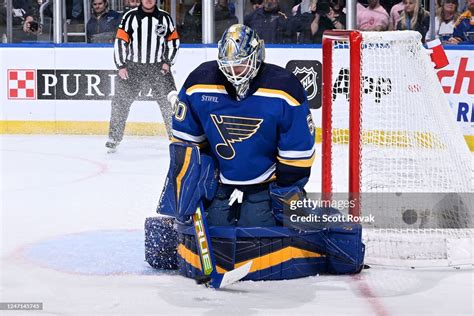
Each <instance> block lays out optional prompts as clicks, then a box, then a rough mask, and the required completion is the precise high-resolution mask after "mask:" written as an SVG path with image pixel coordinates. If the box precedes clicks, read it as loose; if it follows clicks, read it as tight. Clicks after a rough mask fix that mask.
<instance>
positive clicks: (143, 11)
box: [105, 0, 179, 152]
mask: <svg viewBox="0 0 474 316" xmlns="http://www.w3.org/2000/svg"><path fill="white" fill-rule="evenodd" d="M178 48H179V36H178V32H177V31H176V28H175V26H174V23H173V20H172V19H171V17H170V15H169V14H168V13H167V12H165V11H162V10H160V9H158V7H157V6H156V0H142V1H141V4H140V6H138V7H137V8H134V9H131V10H129V11H127V12H126V13H125V14H124V15H123V17H122V20H121V22H120V25H119V28H118V30H117V36H116V39H115V43H114V59H115V64H116V66H117V68H118V77H119V78H118V82H117V86H116V89H115V91H116V93H115V96H114V97H113V99H112V113H111V116H110V126H109V139H108V141H107V143H106V144H105V147H107V148H108V152H115V150H116V147H117V146H118V145H119V143H120V142H121V141H122V138H123V133H124V130H125V123H126V121H127V117H128V114H129V112H130V107H131V105H132V103H133V102H134V101H135V99H136V97H137V96H138V94H139V93H140V91H142V92H143V93H146V92H145V91H147V90H145V89H146V88H148V89H149V88H150V87H151V89H152V92H153V96H154V97H155V99H156V101H157V102H158V105H159V106H160V109H161V115H162V116H163V121H164V122H165V127H166V132H167V133H168V137H171V116H172V109H171V105H170V103H169V102H168V100H167V99H166V97H167V95H168V93H169V92H170V91H174V90H176V85H175V83H174V79H173V75H172V74H171V65H173V64H174V62H175V60H176V54H177V52H178Z"/></svg>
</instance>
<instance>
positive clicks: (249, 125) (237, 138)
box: [211, 114, 263, 160]
mask: <svg viewBox="0 0 474 316" xmlns="http://www.w3.org/2000/svg"><path fill="white" fill-rule="evenodd" d="M211 119H212V122H213V123H214V125H215V126H216V128H217V130H218V131H219V134H220V135H221V138H222V140H223V143H219V144H217V145H216V147H215V149H216V152H217V154H218V155H219V156H220V157H221V158H223V159H226V160H230V159H232V158H234V157H235V149H234V147H233V144H235V143H237V142H242V141H244V140H246V139H249V138H250V137H252V136H253V135H254V134H255V133H256V132H257V131H258V129H259V128H260V125H261V124H262V123H263V119H258V118H248V117H238V116H227V115H216V114H211Z"/></svg>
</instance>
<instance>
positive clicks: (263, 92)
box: [254, 88, 301, 106]
mask: <svg viewBox="0 0 474 316" xmlns="http://www.w3.org/2000/svg"><path fill="white" fill-rule="evenodd" d="M254 95H256V96H261V97H271V98H279V99H283V100H285V101H286V102H287V103H288V104H289V105H291V106H300V105H301V103H299V102H298V101H297V100H296V99H295V98H293V97H292V96H291V95H289V94H288V93H286V92H285V91H282V90H277V89H267V88H259V89H258V90H257V91H256V92H255V93H254Z"/></svg>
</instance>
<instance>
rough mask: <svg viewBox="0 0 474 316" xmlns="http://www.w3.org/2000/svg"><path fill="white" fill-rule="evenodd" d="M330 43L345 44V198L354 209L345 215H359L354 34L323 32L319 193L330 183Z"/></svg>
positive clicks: (358, 45) (358, 43)
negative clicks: (347, 188)
mask: <svg viewBox="0 0 474 316" xmlns="http://www.w3.org/2000/svg"><path fill="white" fill-rule="evenodd" d="M334 41H347V42H348V43H349V54H350V58H349V192H348V193H349V199H350V200H354V201H356V202H357V203H355V206H354V207H352V208H351V209H350V210H349V212H350V214H352V215H360V210H359V203H358V201H359V196H360V165H361V149H362V148H361V136H360V135H361V134H360V133H361V127H360V122H361V121H360V119H361V115H360V113H361V101H362V98H361V72H362V69H361V68H362V62H361V51H362V34H361V33H360V32H358V31H346V30H331V31H325V32H324V34H323V40H322V55H323V58H322V63H323V73H322V82H323V87H322V159H321V161H322V166H321V167H322V168H321V174H322V181H321V183H322V193H323V196H326V197H329V198H330V196H331V194H332V191H333V183H332V171H333V170H332V150H331V148H332V89H333V86H332V69H333V64H332V59H333V45H334Z"/></svg>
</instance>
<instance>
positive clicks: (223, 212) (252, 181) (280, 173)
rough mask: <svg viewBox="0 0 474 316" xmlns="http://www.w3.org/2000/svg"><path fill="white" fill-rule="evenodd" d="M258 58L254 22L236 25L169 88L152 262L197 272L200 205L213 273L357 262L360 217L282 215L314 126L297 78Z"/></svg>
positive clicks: (262, 272) (272, 273) (276, 272)
mask: <svg viewBox="0 0 474 316" xmlns="http://www.w3.org/2000/svg"><path fill="white" fill-rule="evenodd" d="M264 59H265V48H264V44H263V41H262V40H260V39H259V37H258V35H257V34H256V32H255V31H253V30H252V29H251V28H249V27H247V26H244V25H239V24H236V25H233V26H231V27H229V28H228V29H227V30H226V31H225V32H224V34H223V36H222V38H221V40H220V41H219V44H218V59H217V61H211V62H205V63H203V64H201V65H200V66H199V67H198V68H197V69H195V70H194V71H193V72H192V73H191V74H190V75H189V77H188V78H187V80H186V81H185V83H184V85H183V87H182V88H181V90H180V92H179V94H178V95H177V97H176V96H175V97H174V98H173V96H172V97H171V98H170V99H172V101H173V103H174V107H175V111H174V118H173V138H174V139H173V143H172V144H171V145H170V167H169V171H168V176H167V179H166V183H165V188H164V190H163V193H162V195H161V198H160V203H159V206H158V213H159V214H161V215H160V216H158V217H153V218H148V219H147V221H146V223H145V231H146V241H145V243H146V260H147V262H148V263H149V264H150V265H151V266H153V267H155V268H159V269H179V271H180V273H181V274H182V275H184V276H187V277H190V278H199V277H200V276H201V275H202V274H203V268H202V264H201V261H200V260H199V251H198V250H199V249H198V248H199V243H196V232H195V230H194V229H193V225H192V224H193V216H195V213H196V210H199V211H200V210H201V209H202V211H203V212H202V214H203V215H202V216H203V217H204V218H205V220H206V221H207V225H209V230H208V232H209V237H210V243H211V244H212V255H213V257H214V258H215V259H214V262H213V263H214V264H215V269H216V270H217V273H221V274H222V273H225V272H226V271H230V270H233V269H235V268H238V267H240V266H242V265H244V264H246V263H249V262H251V265H250V268H249V271H248V274H246V276H245V278H244V279H245V280H280V279H292V278H298V277H304V276H310V275H316V274H321V273H334V274H348V273H358V272H359V271H360V270H361V268H362V265H363V258H364V245H363V244H362V241H361V226H360V225H359V224H354V223H348V222H342V223H341V222H340V223H332V224H331V225H324V226H319V227H317V228H315V227H312V228H301V227H291V225H286V224H285V223H286V222H287V221H285V216H287V215H288V214H287V212H284V210H285V207H287V206H288V205H290V204H291V203H292V201H295V200H302V199H303V198H305V195H306V193H305V190H304V186H305V184H306V183H307V181H308V178H309V176H310V171H311V166H312V163H313V160H314V158H315V149H314V142H315V128H314V125H313V121H312V117H311V113H310V110H309V106H308V100H307V97H306V92H305V90H304V88H303V87H302V85H301V84H300V82H299V81H298V79H297V78H296V77H295V76H293V74H291V73H290V72H288V71H287V70H285V69H283V68H280V67H278V66H276V65H272V64H269V63H265V62H264ZM308 212H309V213H310V212H317V213H318V214H319V215H320V214H321V213H324V212H329V213H332V214H334V212H337V211H335V210H334V209H329V210H328V209H317V210H308Z"/></svg>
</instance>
